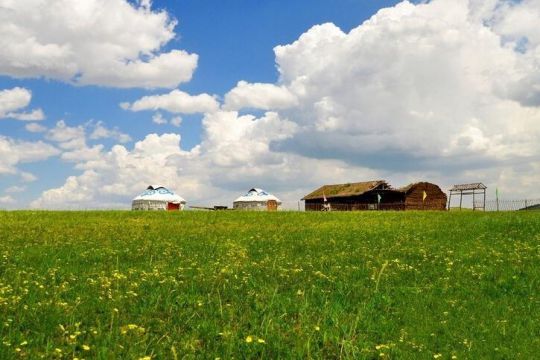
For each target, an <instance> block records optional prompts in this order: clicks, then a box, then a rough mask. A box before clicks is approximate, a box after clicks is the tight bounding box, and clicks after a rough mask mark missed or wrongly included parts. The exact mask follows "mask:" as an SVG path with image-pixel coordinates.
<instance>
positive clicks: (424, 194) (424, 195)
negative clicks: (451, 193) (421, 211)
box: [422, 190, 427, 202]
mask: <svg viewBox="0 0 540 360" xmlns="http://www.w3.org/2000/svg"><path fill="white" fill-rule="evenodd" d="M426 198H427V193H426V191H425V190H424V193H423V194H422V202H424V201H426Z"/></svg>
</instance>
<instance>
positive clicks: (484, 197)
mask: <svg viewBox="0 0 540 360" xmlns="http://www.w3.org/2000/svg"><path fill="white" fill-rule="evenodd" d="M483 208H484V211H486V189H484V206H483Z"/></svg>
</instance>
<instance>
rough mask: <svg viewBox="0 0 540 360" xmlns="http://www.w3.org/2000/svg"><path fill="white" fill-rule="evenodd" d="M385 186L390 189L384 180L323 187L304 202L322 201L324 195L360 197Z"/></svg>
mask: <svg viewBox="0 0 540 360" xmlns="http://www.w3.org/2000/svg"><path fill="white" fill-rule="evenodd" d="M381 185H383V188H384V189H390V186H389V185H388V183H387V182H386V181H384V180H375V181H366V182H357V183H347V184H336V185H323V186H321V187H320V188H318V189H317V190H315V191H313V192H312V193H310V194H308V195H306V196H304V198H303V199H302V200H313V199H322V198H323V194H324V196H326V197H327V198H335V197H347V196H358V195H362V194H364V193H366V192H368V191H371V190H373V189H376V188H378V187H379V186H381Z"/></svg>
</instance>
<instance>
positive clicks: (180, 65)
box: [0, 0, 198, 88]
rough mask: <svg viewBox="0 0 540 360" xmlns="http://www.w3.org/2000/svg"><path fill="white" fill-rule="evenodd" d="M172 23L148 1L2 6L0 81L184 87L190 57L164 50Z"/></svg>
mask: <svg viewBox="0 0 540 360" xmlns="http://www.w3.org/2000/svg"><path fill="white" fill-rule="evenodd" d="M175 26H176V20H174V19H171V17H170V16H169V15H168V13H167V12H166V11H154V10H152V9H151V2H149V1H147V2H143V3H140V4H139V5H137V4H133V3H130V2H129V1H127V0H88V1H84V2H81V1H78V0H47V1H45V0H28V1H7V2H6V1H3V2H2V5H1V6H0V47H1V48H2V52H1V53H0V74H3V75H8V76H12V77H21V78H27V77H45V78H50V79H56V80H60V81H66V82H69V83H74V84H80V85H103V86H112V87H121V88H129V87H146V88H155V87H165V88H174V87H176V86H178V84H180V83H182V82H186V81H189V80H190V79H191V77H192V75H193V72H194V70H195V68H196V67H197V60H198V58H197V55H196V54H189V53H187V52H186V51H183V50H178V49H173V50H171V51H169V52H165V51H164V50H163V47H164V46H165V45H166V44H167V43H169V42H170V41H171V40H172V39H173V38H174V37H175V35H176V34H175V32H174V28H175Z"/></svg>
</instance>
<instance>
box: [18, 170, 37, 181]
mask: <svg viewBox="0 0 540 360" xmlns="http://www.w3.org/2000/svg"><path fill="white" fill-rule="evenodd" d="M19 176H20V178H21V180H22V181H24V182H26V183H30V182H34V181H36V180H37V179H38V178H37V176H35V175H34V174H32V173H30V172H27V171H21V172H19Z"/></svg>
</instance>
